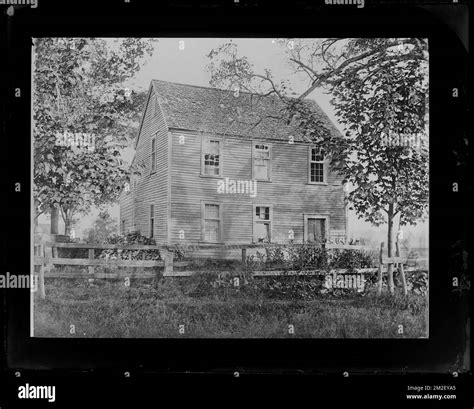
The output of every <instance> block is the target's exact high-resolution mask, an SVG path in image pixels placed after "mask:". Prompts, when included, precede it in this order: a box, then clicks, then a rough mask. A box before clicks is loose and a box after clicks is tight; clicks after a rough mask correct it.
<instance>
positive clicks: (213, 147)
mask: <svg viewBox="0 0 474 409" xmlns="http://www.w3.org/2000/svg"><path fill="white" fill-rule="evenodd" d="M201 174H202V175H204V176H221V175H222V140H220V139H217V138H204V139H203V144H202V159H201Z"/></svg>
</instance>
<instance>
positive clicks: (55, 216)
mask: <svg viewBox="0 0 474 409" xmlns="http://www.w3.org/2000/svg"><path fill="white" fill-rule="evenodd" d="M58 226H59V209H58V208H57V207H54V206H53V207H52V208H51V229H50V231H49V232H50V233H51V234H59V227H58Z"/></svg>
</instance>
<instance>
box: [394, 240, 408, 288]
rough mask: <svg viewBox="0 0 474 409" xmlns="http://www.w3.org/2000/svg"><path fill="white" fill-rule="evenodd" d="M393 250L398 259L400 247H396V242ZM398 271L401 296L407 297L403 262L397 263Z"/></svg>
mask: <svg viewBox="0 0 474 409" xmlns="http://www.w3.org/2000/svg"><path fill="white" fill-rule="evenodd" d="M395 249H396V252H397V253H396V254H397V257H400V247H399V246H398V240H397V241H396V242H395ZM398 270H399V271H400V275H401V277H402V290H403V295H407V294H408V291H407V280H406V277H405V268H404V267H403V262H402V263H398Z"/></svg>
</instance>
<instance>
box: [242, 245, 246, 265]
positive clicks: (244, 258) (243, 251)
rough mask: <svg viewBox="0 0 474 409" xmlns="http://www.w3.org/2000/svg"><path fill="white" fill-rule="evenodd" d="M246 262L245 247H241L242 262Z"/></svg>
mask: <svg viewBox="0 0 474 409" xmlns="http://www.w3.org/2000/svg"><path fill="white" fill-rule="evenodd" d="M246 263H247V249H246V248H243V249H242V264H246Z"/></svg>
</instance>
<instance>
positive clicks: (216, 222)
mask: <svg viewBox="0 0 474 409" xmlns="http://www.w3.org/2000/svg"><path fill="white" fill-rule="evenodd" d="M202 206H203V207H202V213H203V217H202V220H203V224H202V240H203V241H206V242H211V243H217V242H220V241H221V240H222V209H221V205H220V204H217V203H204V202H203V204H202Z"/></svg>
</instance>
